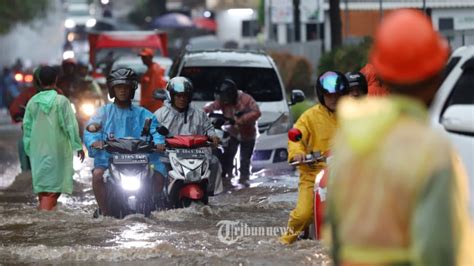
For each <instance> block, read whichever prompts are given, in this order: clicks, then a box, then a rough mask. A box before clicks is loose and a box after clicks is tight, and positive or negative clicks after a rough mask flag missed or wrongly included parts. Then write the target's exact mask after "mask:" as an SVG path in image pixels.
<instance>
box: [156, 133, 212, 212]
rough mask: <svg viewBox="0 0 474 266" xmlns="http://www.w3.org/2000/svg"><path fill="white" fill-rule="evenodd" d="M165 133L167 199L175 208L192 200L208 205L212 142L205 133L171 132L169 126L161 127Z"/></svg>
mask: <svg viewBox="0 0 474 266" xmlns="http://www.w3.org/2000/svg"><path fill="white" fill-rule="evenodd" d="M157 131H158V133H160V134H161V135H163V136H165V137H166V155H167V156H166V157H165V159H164V160H163V163H166V164H170V165H171V169H170V171H169V172H168V180H167V184H166V193H167V195H168V202H169V205H170V207H172V208H186V207H189V206H190V205H191V203H192V202H201V203H203V204H205V205H207V204H208V201H209V193H208V183H209V176H210V172H211V169H210V167H209V166H210V163H209V161H210V158H211V155H212V151H211V148H210V147H211V143H210V142H209V139H208V137H207V136H204V135H177V136H169V131H168V129H167V128H166V127H164V126H161V127H159V128H158V130H157Z"/></svg>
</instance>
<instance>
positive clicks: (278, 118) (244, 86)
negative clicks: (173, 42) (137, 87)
mask: <svg viewBox="0 0 474 266" xmlns="http://www.w3.org/2000/svg"><path fill="white" fill-rule="evenodd" d="M175 76H184V77H187V78H189V79H190V80H191V81H192V83H193V85H194V96H193V103H194V105H196V106H197V107H202V106H204V105H205V104H206V103H208V102H211V101H213V100H214V91H215V89H216V87H217V86H218V84H217V83H218V82H219V81H221V80H222V79H223V78H224V77H225V78H231V79H233V80H234V81H235V82H236V84H237V86H238V88H239V89H240V90H242V91H244V92H246V93H248V94H250V95H251V96H252V97H253V98H254V99H255V100H256V101H257V103H258V105H259V107H260V111H261V112H262V116H261V117H260V119H259V120H258V129H259V136H258V138H257V142H256V145H255V150H254V153H253V157H252V171H253V172H255V171H258V170H260V169H263V168H269V167H271V168H282V167H284V168H286V167H288V163H287V159H288V151H287V146H288V139H287V132H288V129H289V128H290V127H291V126H292V125H293V121H291V118H290V114H289V107H288V101H287V100H286V95H285V89H284V85H283V82H282V80H281V77H280V74H279V72H278V69H277V67H276V66H275V63H274V62H273V60H272V59H271V58H270V56H268V55H267V54H266V53H264V52H261V51H258V52H256V51H239V50H203V51H188V52H185V53H183V54H182V55H181V56H180V57H179V58H178V59H176V60H175V62H174V63H173V66H172V67H171V70H170V78H172V77H175ZM292 98H293V99H292V100H293V101H294V102H297V101H298V102H299V101H302V100H303V99H304V97H303V96H302V95H301V93H300V92H294V93H293V95H292Z"/></svg>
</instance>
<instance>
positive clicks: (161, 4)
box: [128, 0, 166, 26]
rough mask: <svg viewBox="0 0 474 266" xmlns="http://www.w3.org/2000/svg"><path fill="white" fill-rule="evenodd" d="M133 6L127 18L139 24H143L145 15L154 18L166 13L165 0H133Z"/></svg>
mask: <svg viewBox="0 0 474 266" xmlns="http://www.w3.org/2000/svg"><path fill="white" fill-rule="evenodd" d="M134 2H135V8H134V10H133V11H132V12H130V14H129V15H128V19H129V20H130V21H131V22H133V23H135V24H137V25H140V26H145V25H146V24H147V21H146V20H145V19H146V18H147V17H150V18H155V17H158V16H160V15H162V14H164V13H166V0H141V1H134Z"/></svg>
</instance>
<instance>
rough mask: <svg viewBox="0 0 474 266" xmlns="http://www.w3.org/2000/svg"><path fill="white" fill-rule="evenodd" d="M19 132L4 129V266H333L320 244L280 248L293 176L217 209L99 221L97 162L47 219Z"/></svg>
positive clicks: (0, 177)
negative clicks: (20, 153) (24, 163)
mask: <svg viewBox="0 0 474 266" xmlns="http://www.w3.org/2000/svg"><path fill="white" fill-rule="evenodd" d="M19 132H20V130H19V128H18V127H9V128H7V129H0V154H1V155H0V160H1V161H0V162H1V164H0V263H8V264H10V263H18V262H21V263H53V264H87V265H91V264H100V265H103V264H112V263H114V264H116V263H120V264H132V263H133V264H134V265H135V264H136V263H140V265H147V264H149V265H156V264H158V263H159V264H165V263H166V264H205V265H208V264H212V265H249V264H252V265H254V264H256V265H288V264H293V265H330V262H329V261H330V260H329V256H328V255H327V254H328V252H327V251H326V250H325V249H324V248H323V247H322V246H321V244H320V243H319V242H317V241H312V240H302V241H298V242H297V243H295V244H293V245H291V246H284V245H281V244H280V243H279V242H278V241H277V235H278V234H279V233H280V232H281V231H282V230H284V227H285V226H286V223H287V219H288V213H289V211H290V210H291V209H292V207H294V204H295V200H296V193H297V189H296V186H297V175H296V174H295V173H294V172H292V171H288V172H281V171H279V172H271V171H267V172H261V173H258V174H257V175H255V176H254V177H253V179H252V180H251V184H250V187H246V188H240V189H232V190H229V191H227V192H225V193H223V194H221V195H218V196H215V197H211V198H210V203H209V206H203V205H192V206H191V207H189V208H187V209H176V210H168V211H161V212H153V213H152V215H151V217H149V218H145V217H143V216H142V215H131V216H128V217H126V218H125V219H122V220H117V219H114V218H110V217H105V218H104V217H101V218H99V219H93V218H92V214H93V211H94V210H95V208H96V203H95V200H94V196H93V193H92V189H91V185H90V184H91V172H90V171H91V165H92V162H91V160H90V159H89V160H86V161H85V162H84V164H82V165H81V164H80V163H78V162H76V163H75V169H76V174H75V176H74V180H75V188H74V193H73V194H72V195H62V196H61V197H60V203H59V205H58V207H57V209H56V210H55V211H52V212H40V211H37V210H36V205H37V200H36V198H35V197H34V195H33V193H32V188H31V175H30V174H29V173H23V174H19V172H20V167H19V164H18V160H17V152H16V141H17V140H18V138H19V134H20V133H19ZM231 229H232V231H231ZM236 232H237V233H236Z"/></svg>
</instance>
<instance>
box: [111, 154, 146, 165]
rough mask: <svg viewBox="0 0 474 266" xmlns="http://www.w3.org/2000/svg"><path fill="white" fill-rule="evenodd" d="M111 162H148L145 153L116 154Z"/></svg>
mask: <svg viewBox="0 0 474 266" xmlns="http://www.w3.org/2000/svg"><path fill="white" fill-rule="evenodd" d="M113 162H114V163H115V164H135V163H136V164H138V163H148V156H147V155H146V154H116V155H114V157H113Z"/></svg>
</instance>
